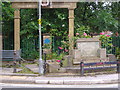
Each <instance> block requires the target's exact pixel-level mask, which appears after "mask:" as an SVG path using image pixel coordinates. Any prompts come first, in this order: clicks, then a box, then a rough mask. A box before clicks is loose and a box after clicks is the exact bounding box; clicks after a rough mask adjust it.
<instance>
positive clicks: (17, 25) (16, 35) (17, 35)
mask: <svg viewBox="0 0 120 90" xmlns="http://www.w3.org/2000/svg"><path fill="white" fill-rule="evenodd" d="M19 49H20V10H19V9H16V10H15V11H14V50H19Z"/></svg>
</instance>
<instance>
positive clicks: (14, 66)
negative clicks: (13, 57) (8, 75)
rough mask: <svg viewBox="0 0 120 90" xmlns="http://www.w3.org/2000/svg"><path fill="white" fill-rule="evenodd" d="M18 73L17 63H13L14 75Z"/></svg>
mask: <svg viewBox="0 0 120 90" xmlns="http://www.w3.org/2000/svg"><path fill="white" fill-rule="evenodd" d="M16 72H17V69H16V61H14V63H13V73H16Z"/></svg>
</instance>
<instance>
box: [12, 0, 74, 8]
mask: <svg viewBox="0 0 120 90" xmlns="http://www.w3.org/2000/svg"><path fill="white" fill-rule="evenodd" d="M12 8H18V9H25V8H38V3H37V2H12ZM42 8H69V9H70V8H73V9H74V8H76V3H74V2H72V3H71V2H53V3H52V5H51V6H48V7H42Z"/></svg>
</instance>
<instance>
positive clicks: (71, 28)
mask: <svg viewBox="0 0 120 90" xmlns="http://www.w3.org/2000/svg"><path fill="white" fill-rule="evenodd" d="M68 18H69V55H72V50H73V48H74V41H73V37H74V8H69V17H68Z"/></svg>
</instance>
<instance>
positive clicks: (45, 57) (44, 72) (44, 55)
mask: <svg viewBox="0 0 120 90" xmlns="http://www.w3.org/2000/svg"><path fill="white" fill-rule="evenodd" d="M45 74H46V53H44V75H45Z"/></svg>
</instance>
